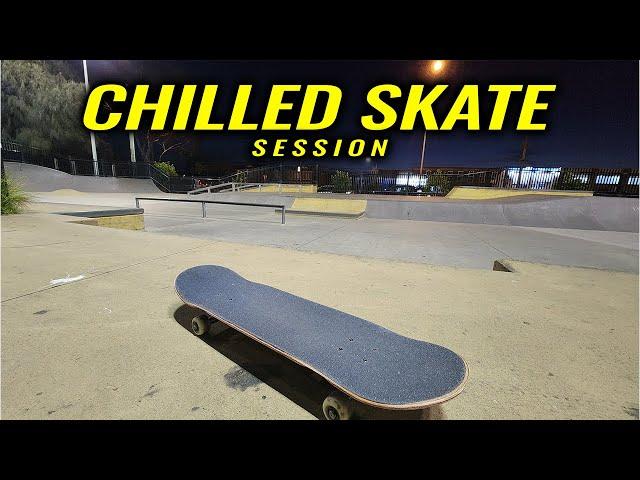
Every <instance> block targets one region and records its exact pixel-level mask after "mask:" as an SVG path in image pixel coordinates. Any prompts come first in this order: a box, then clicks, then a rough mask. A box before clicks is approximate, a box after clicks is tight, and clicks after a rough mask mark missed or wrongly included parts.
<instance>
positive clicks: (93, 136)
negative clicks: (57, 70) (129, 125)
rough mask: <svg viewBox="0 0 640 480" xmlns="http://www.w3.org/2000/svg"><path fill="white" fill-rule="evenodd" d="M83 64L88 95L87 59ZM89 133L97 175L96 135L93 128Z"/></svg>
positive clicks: (98, 171) (96, 174)
mask: <svg viewBox="0 0 640 480" xmlns="http://www.w3.org/2000/svg"><path fill="white" fill-rule="evenodd" d="M82 66H83V68H84V88H85V89H86V90H87V95H88V94H89V76H88V75H87V61H86V60H82ZM89 135H90V136H91V154H92V156H93V174H94V175H95V176H96V177H97V176H98V175H100V170H99V169H98V152H97V150H96V136H95V134H94V133H93V130H90V131H89Z"/></svg>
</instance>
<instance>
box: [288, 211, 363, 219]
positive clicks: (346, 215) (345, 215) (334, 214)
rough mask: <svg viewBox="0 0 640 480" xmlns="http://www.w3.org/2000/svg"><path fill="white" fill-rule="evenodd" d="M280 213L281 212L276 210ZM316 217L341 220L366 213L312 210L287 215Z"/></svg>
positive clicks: (292, 212) (291, 212)
mask: <svg viewBox="0 0 640 480" xmlns="http://www.w3.org/2000/svg"><path fill="white" fill-rule="evenodd" d="M276 212H277V213H280V210H279V209H278V210H276ZM288 214H292V215H316V216H319V217H340V218H360V217H362V216H363V215H364V212H356V213H345V212H314V211H311V210H287V215H288Z"/></svg>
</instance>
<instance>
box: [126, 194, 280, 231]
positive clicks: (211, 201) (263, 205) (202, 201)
mask: <svg viewBox="0 0 640 480" xmlns="http://www.w3.org/2000/svg"><path fill="white" fill-rule="evenodd" d="M135 198H136V208H140V200H158V201H163V202H186V203H201V204H202V218H205V217H206V216H207V209H206V208H205V204H206V203H217V204H220V205H244V206H247V207H268V208H279V209H280V210H281V211H282V220H281V223H282V225H284V222H285V218H284V217H285V211H286V208H287V207H286V206H285V205H275V204H270V203H269V204H268V203H252V202H224V201H221V200H189V199H186V198H157V197H135Z"/></svg>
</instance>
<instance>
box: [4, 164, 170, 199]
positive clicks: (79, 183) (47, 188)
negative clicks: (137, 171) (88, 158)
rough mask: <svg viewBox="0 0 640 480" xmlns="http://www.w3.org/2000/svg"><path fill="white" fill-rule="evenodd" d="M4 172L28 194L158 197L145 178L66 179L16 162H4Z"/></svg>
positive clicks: (48, 169)
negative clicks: (70, 192) (64, 192)
mask: <svg viewBox="0 0 640 480" xmlns="http://www.w3.org/2000/svg"><path fill="white" fill-rule="evenodd" d="M4 168H5V170H6V172H7V173H8V174H9V175H10V176H11V177H12V178H14V179H15V180H17V181H18V182H19V183H20V184H22V185H23V187H24V188H25V190H27V191H29V192H53V191H55V190H76V191H78V192H95V193H160V189H159V188H158V187H156V185H155V184H154V183H153V180H151V179H148V178H121V177H90V176H82V175H70V174H68V173H65V172H60V171H58V170H54V169H52V168H47V167H40V166H38V165H31V164H28V163H17V162H4Z"/></svg>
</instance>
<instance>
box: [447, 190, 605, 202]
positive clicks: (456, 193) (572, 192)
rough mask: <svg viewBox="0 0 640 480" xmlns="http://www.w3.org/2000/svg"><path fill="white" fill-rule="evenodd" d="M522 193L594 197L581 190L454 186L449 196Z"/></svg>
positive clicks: (474, 197) (482, 197)
mask: <svg viewBox="0 0 640 480" xmlns="http://www.w3.org/2000/svg"><path fill="white" fill-rule="evenodd" d="M520 195H560V196H564V197H592V196H593V192H591V191H581V190H529V189H524V188H517V189H516V188H493V187H453V188H452V189H451V191H450V192H449V193H448V194H447V198H452V199H461V200H487V199H491V198H504V197H517V196H520Z"/></svg>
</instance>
